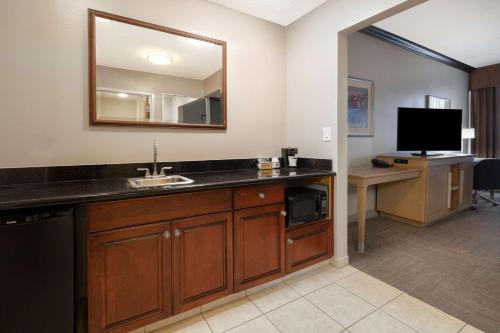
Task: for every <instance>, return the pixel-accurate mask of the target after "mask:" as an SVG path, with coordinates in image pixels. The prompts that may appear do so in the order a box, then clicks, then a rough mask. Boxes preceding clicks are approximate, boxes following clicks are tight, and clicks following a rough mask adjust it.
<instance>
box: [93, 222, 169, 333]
mask: <svg viewBox="0 0 500 333" xmlns="http://www.w3.org/2000/svg"><path fill="white" fill-rule="evenodd" d="M170 232H171V231H170V223H155V224H151V225H145V226H138V227H130V228H125V229H120V230H115V231H107V232H101V233H96V234H90V235H89V238H88V244H89V258H88V260H89V265H88V268H89V278H88V284H89V332H91V333H94V332H128V331H129V330H132V329H134V328H137V327H141V326H144V325H145V324H147V323H150V322H154V321H157V320H160V319H163V318H166V317H168V316H169V315H171V313H172V304H171V302H172V301H171V300H172V298H171V261H170V260H171V253H170V252H171V235H170Z"/></svg>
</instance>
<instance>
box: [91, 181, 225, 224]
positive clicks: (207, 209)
mask: <svg viewBox="0 0 500 333" xmlns="http://www.w3.org/2000/svg"><path fill="white" fill-rule="evenodd" d="M231 209H232V205H231V190H230V189H223V190H215V191H202V192H193V193H183V194H172V195H165V196H157V197H146V198H138V199H127V200H116V201H107V202H97V203H92V204H89V205H88V208H87V214H88V221H89V232H97V231H103V230H112V229H118V228H123V227H128V226H134V225H141V224H146V223H153V222H160V221H166V220H173V219H179V218H184V217H191V216H197V215H203V214H210V213H218V212H223V211H229V210H231Z"/></svg>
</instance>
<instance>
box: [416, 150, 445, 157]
mask: <svg viewBox="0 0 500 333" xmlns="http://www.w3.org/2000/svg"><path fill="white" fill-rule="evenodd" d="M441 155H444V154H427V150H422V151H421V152H420V153H413V154H411V156H421V157H427V156H441Z"/></svg>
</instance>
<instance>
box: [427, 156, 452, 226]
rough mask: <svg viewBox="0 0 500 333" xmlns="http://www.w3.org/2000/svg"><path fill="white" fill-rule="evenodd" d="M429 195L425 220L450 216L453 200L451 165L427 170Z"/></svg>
mask: <svg viewBox="0 0 500 333" xmlns="http://www.w3.org/2000/svg"><path fill="white" fill-rule="evenodd" d="M427 184H428V186H427V195H426V203H425V207H426V209H425V219H426V220H434V219H439V218H442V217H444V216H447V215H448V214H449V209H450V200H451V174H450V166H449V165H439V166H432V167H429V168H428V169H427Z"/></svg>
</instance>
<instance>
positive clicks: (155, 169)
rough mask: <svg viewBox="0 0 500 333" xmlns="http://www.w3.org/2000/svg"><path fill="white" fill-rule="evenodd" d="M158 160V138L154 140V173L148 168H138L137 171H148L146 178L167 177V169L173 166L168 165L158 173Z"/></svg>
mask: <svg viewBox="0 0 500 333" xmlns="http://www.w3.org/2000/svg"><path fill="white" fill-rule="evenodd" d="M157 160H158V143H156V140H155V141H154V142H153V173H151V172H149V169H148V168H138V169H137V171H146V175H145V176H144V178H160V177H165V170H170V169H172V167H171V166H166V167H163V168H161V169H160V173H158V169H157V167H156V164H157V162H158V161H157Z"/></svg>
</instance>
